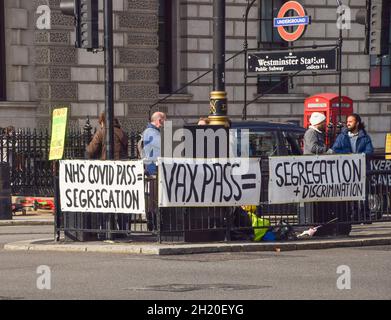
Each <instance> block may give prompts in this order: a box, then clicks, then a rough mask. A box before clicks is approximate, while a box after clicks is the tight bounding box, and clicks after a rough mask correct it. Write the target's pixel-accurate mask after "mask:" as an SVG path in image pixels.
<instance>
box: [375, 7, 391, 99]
mask: <svg viewBox="0 0 391 320" xmlns="http://www.w3.org/2000/svg"><path fill="white" fill-rule="evenodd" d="M383 10H386V12H385V13H384V15H383V17H384V19H385V21H384V23H385V25H386V26H388V27H387V29H388V32H386V33H384V35H383V36H385V37H386V38H387V39H386V40H385V41H387V42H388V54H386V55H383V56H376V55H371V57H370V58H371V73H370V92H371V93H382V92H384V93H385V92H391V0H385V1H383Z"/></svg>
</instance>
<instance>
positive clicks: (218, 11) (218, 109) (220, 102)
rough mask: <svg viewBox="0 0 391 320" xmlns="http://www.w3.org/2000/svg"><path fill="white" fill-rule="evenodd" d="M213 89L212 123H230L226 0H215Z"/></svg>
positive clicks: (211, 101) (211, 96)
mask: <svg viewBox="0 0 391 320" xmlns="http://www.w3.org/2000/svg"><path fill="white" fill-rule="evenodd" d="M213 32H214V34H213V91H212V92H211V93H210V114H209V119H210V124H211V125H225V126H227V124H228V121H227V120H228V117H227V111H228V108H227V93H226V92H225V0H215V1H213Z"/></svg>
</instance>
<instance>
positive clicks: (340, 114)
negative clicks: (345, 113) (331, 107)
mask: <svg viewBox="0 0 391 320" xmlns="http://www.w3.org/2000/svg"><path fill="white" fill-rule="evenodd" d="M338 45H339V49H338V51H339V55H338V59H339V61H338V64H339V88H338V90H339V93H338V94H339V119H338V121H339V125H341V123H342V45H343V38H342V29H340V30H339V39H338Z"/></svg>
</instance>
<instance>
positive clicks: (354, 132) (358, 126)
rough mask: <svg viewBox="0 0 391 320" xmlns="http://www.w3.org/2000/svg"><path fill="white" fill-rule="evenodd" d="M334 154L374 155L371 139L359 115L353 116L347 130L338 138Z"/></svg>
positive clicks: (349, 120)
mask: <svg viewBox="0 0 391 320" xmlns="http://www.w3.org/2000/svg"><path fill="white" fill-rule="evenodd" d="M331 149H332V150H333V152H334V153H345V154H346V153H365V154H371V153H373V145H372V140H371V137H370V136H369V135H368V134H367V132H366V130H365V124H364V122H363V121H362V120H361V117H360V116H359V115H358V114H357V113H353V114H351V115H350V116H349V117H348V118H347V121H346V128H345V129H344V130H342V132H341V134H340V135H339V136H338V137H337V140H336V141H335V143H334V145H333V147H332V148H331Z"/></svg>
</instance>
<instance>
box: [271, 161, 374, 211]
mask: <svg viewBox="0 0 391 320" xmlns="http://www.w3.org/2000/svg"><path fill="white" fill-rule="evenodd" d="M269 163H270V167H269V174H270V176H269V203H270V204H282V203H300V202H322V201H350V200H365V183H366V162H365V155H364V154H352V155H322V156H298V157H270V158H269Z"/></svg>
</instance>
